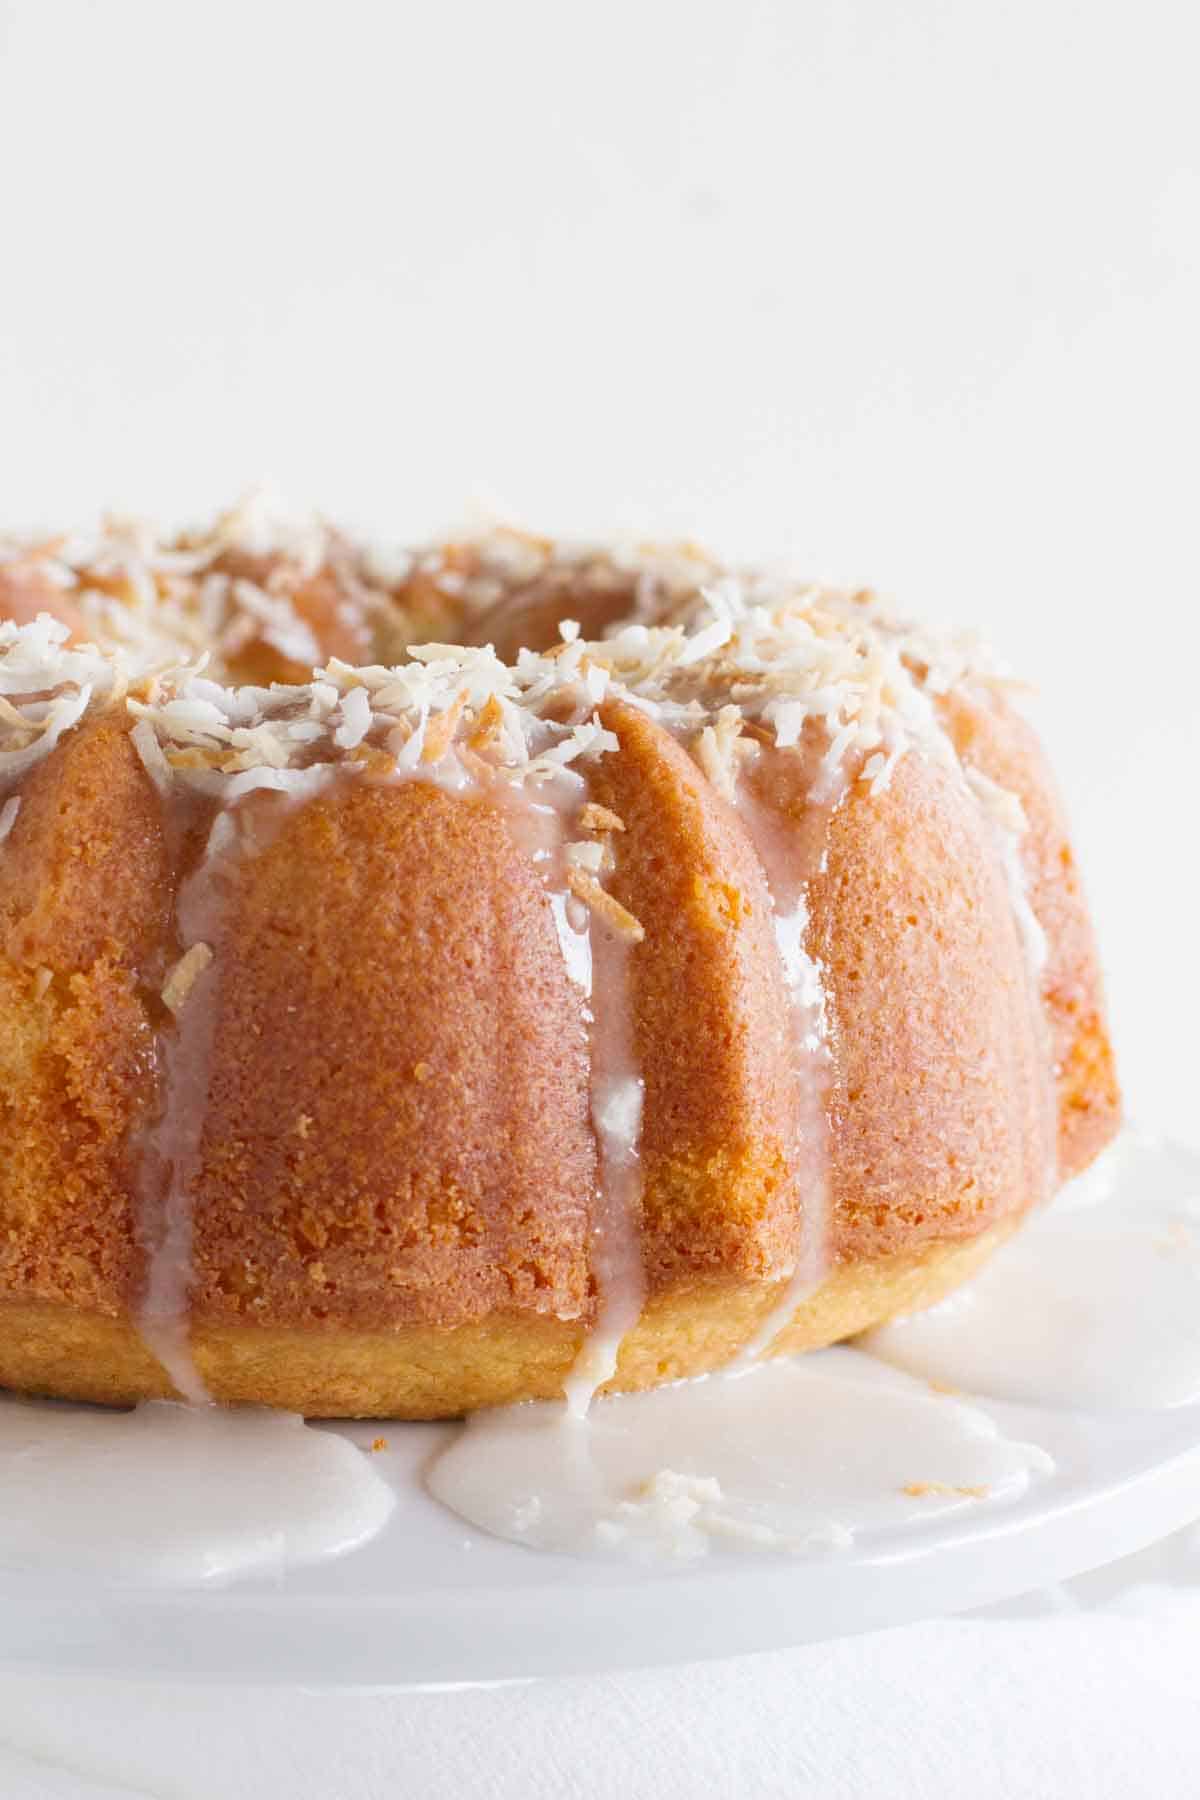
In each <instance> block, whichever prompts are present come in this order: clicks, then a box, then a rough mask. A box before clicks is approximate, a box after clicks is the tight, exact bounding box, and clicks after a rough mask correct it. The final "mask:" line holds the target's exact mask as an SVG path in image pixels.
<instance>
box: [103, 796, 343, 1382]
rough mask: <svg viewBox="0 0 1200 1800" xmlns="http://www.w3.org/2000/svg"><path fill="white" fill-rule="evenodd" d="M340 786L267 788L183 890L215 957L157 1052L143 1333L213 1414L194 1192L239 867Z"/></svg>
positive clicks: (193, 921)
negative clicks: (290, 819)
mask: <svg viewBox="0 0 1200 1800" xmlns="http://www.w3.org/2000/svg"><path fill="white" fill-rule="evenodd" d="M253 773H256V774H257V773H260V772H259V771H253ZM261 773H264V774H270V773H272V771H262V772H261ZM332 778H333V772H332V771H331V770H319V769H314V770H311V771H306V772H305V779H303V780H302V782H301V784H298V785H297V786H296V787H295V788H294V789H293V790H291V791H288V790H287V789H285V790H282V791H280V790H277V789H273V788H272V787H271V784H270V783H269V782H267V783H263V784H262V786H263V789H264V790H265V791H258V790H256V789H250V790H249V791H248V795H247V796H244V797H243V798H242V799H240V800H238V801H237V802H235V803H234V804H233V805H230V806H226V807H223V808H222V809H220V810H219V811H218V812H217V813H216V815H215V817H214V819H213V822H212V825H211V828H210V831H209V836H208V840H207V843H206V845H205V848H204V852H203V854H202V856H201V858H200V861H199V863H198V864H197V865H196V867H195V868H194V869H193V870H192V871H191V873H190V874H189V875H188V876H187V877H186V879H185V880H184V881H183V882H182V884H181V885H180V888H179V893H178V897H177V900H176V907H175V928H176V934H177V936H178V939H179V944H180V948H181V949H182V951H183V952H184V955H185V957H186V956H187V955H188V954H189V953H190V952H194V951H195V950H196V948H197V947H198V946H203V947H204V950H205V951H206V952H207V953H208V954H207V960H205V961H202V962H201V963H200V964H199V970H198V973H197V974H196V976H195V979H194V980H193V981H192V983H191V985H190V987H189V989H188V991H187V995H186V998H185V999H184V1000H183V1003H182V1005H181V1006H180V1008H179V1010H178V1012H177V1014H176V1016H175V1019H174V1021H173V1023H172V1024H171V1025H170V1026H167V1027H165V1028H164V1029H163V1031H161V1032H160V1033H159V1036H158V1041H157V1046H156V1049H157V1056H158V1067H159V1077H160V1110H159V1115H158V1118H157V1119H156V1120H155V1122H154V1124H153V1125H152V1126H151V1127H150V1128H149V1129H148V1130H147V1131H146V1132H145V1134H144V1135H143V1138H142V1141H141V1145H140V1152H141V1153H140V1155H139V1157H138V1168H137V1195H136V1198H137V1210H138V1233H139V1237H140V1240H141V1242H142V1244H143V1245H144V1247H145V1249H146V1254H147V1268H146V1282H145V1288H144V1292H143V1295H142V1300H141V1305H140V1307H139V1309H138V1318H137V1325H138V1331H139V1333H140V1335H141V1337H142V1340H143V1342H144V1343H145V1344H146V1346H147V1347H148V1349H150V1350H151V1351H152V1352H153V1354H154V1355H155V1356H156V1357H157V1358H158V1360H159V1362H160V1363H161V1364H162V1366H163V1368H164V1369H165V1370H166V1372H167V1374H168V1375H169V1376H170V1379H171V1382H172V1385H173V1386H174V1388H175V1391H176V1393H177V1394H179V1395H180V1396H181V1397H182V1398H183V1399H185V1400H188V1401H190V1402H191V1403H192V1404H193V1405H196V1406H203V1405H206V1404H207V1403H208V1402H209V1401H210V1399H211V1396H210V1394H209V1392H208V1389H207V1388H206V1386H205V1384H204V1378H203V1376H202V1375H201V1373H200V1371H199V1369H198V1368H197V1366H196V1362H195V1358H194V1357H193V1355H192V1349H191V1330H190V1317H189V1308H190V1296H191V1287H192V1237H193V1214H194V1205H195V1199H194V1194H193V1191H192V1190H193V1186H194V1183H195V1180H196V1175H197V1172H198V1162H199V1156H200V1147H201V1141H202V1138H203V1134H204V1124H205V1119H206V1116H207V1111H208V1089H209V1075H210V1069H211V1063H212V1053H213V1046H214V1041H215V1035H216V1029H217V999H218V993H219V988H220V979H221V968H220V943H221V937H222V932H223V918H224V911H225V906H226V902H227V891H228V887H229V883H230V880H231V878H232V875H233V872H234V870H235V868H236V865H237V863H238V861H239V860H240V859H241V858H242V857H243V856H253V855H255V854H256V853H258V852H259V851H261V850H262V849H264V848H265V847H266V845H267V844H268V843H269V842H270V840H271V838H272V837H273V836H274V835H275V833H276V832H277V831H278V830H279V829H280V827H281V826H282V824H283V821H284V819H285V818H286V817H287V815H288V813H289V812H290V811H291V810H292V809H293V808H294V807H295V806H296V805H299V804H301V802H302V801H303V800H305V799H311V798H313V797H314V796H315V795H316V794H317V793H319V792H320V791H321V790H322V789H323V788H325V787H327V786H328V784H329V781H330V780H331V779H332ZM248 800H249V803H247V801H248ZM170 804H171V803H170V800H169V799H168V813H167V825H168V832H169V835H170V837H171V838H173V839H174V840H175V847H176V851H177V852H178V845H179V842H180V841H181V840H182V835H183V828H182V819H181V818H180V817H177V816H175V815H174V814H172V813H171V811H170Z"/></svg>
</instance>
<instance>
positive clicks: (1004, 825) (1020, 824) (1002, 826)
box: [961, 762, 1059, 1202]
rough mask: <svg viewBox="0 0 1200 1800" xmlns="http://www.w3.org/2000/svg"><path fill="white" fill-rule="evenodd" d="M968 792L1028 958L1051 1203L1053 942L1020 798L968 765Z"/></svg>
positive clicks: (1039, 1177) (1054, 1153)
mask: <svg viewBox="0 0 1200 1800" xmlns="http://www.w3.org/2000/svg"><path fill="white" fill-rule="evenodd" d="M961 767H962V772H963V777H964V779H965V781H966V785H967V788H968V791H969V792H970V793H971V794H972V795H974V797H975V799H976V801H977V802H978V804H979V809H980V812H981V814H982V816H983V819H984V822H985V824H986V826H987V830H988V833H989V835H990V837H991V840H992V844H993V846H994V849H995V852H996V858H997V861H998V862H999V864H1000V870H1001V873H1002V874H1003V876H1004V883H1005V886H1006V888H1007V889H1008V898H1009V904H1010V906H1011V907H1012V915H1013V923H1014V924H1015V926H1016V930H1017V937H1018V939H1019V941H1020V944H1021V948H1022V950H1023V952H1024V956H1025V973H1026V990H1027V999H1028V1006H1029V1016H1030V1019H1031V1021H1032V1025H1033V1037H1034V1043H1035V1044H1036V1045H1037V1046H1038V1049H1039V1051H1040V1059H1039V1068H1038V1070H1037V1072H1036V1075H1035V1079H1037V1080H1038V1085H1039V1092H1038V1094H1037V1096H1036V1098H1037V1102H1038V1104H1037V1108H1036V1110H1037V1116H1038V1127H1039V1131H1040V1136H1041V1143H1040V1145H1039V1146H1037V1149H1036V1152H1035V1154H1036V1161H1035V1164H1034V1170H1033V1175H1034V1180H1035V1182H1036V1184H1037V1185H1036V1186H1035V1187H1034V1190H1033V1193H1032V1194H1031V1198H1032V1199H1034V1200H1035V1201H1039V1202H1045V1201H1047V1200H1049V1199H1050V1198H1051V1197H1052V1196H1053V1195H1054V1193H1055V1192H1056V1191H1057V1189H1058V1185H1059V1158H1058V1093H1057V1085H1056V1082H1055V1079H1054V1072H1055V1071H1054V1063H1055V1057H1054V1044H1053V1039H1052V1037H1051V1032H1050V1019H1049V1015H1048V1013H1047V1010H1046V1002H1045V997H1044V995H1043V992H1042V978H1043V975H1044V973H1045V969H1046V963H1047V959H1048V956H1049V942H1048V939H1047V937H1046V933H1045V931H1044V929H1043V927H1042V924H1041V921H1040V920H1039V918H1038V916H1037V914H1036V913H1035V912H1034V910H1033V903H1032V899H1031V897H1030V880H1029V871H1028V869H1027V868H1026V865H1025V859H1024V856H1023V854H1022V842H1023V839H1024V837H1025V834H1026V832H1027V831H1028V829H1029V823H1028V820H1027V819H1026V816H1025V809H1024V807H1023V806H1022V805H1021V802H1020V800H1019V799H1018V797H1017V795H1016V794H1014V793H1012V792H1011V791H1010V789H1008V788H1004V787H1001V786H1000V785H999V783H997V782H995V781H993V780H992V779H991V778H990V776H987V775H985V774H984V773H983V771H982V770H981V769H976V768H974V767H972V765H971V764H970V763H968V762H963V763H962V765H961Z"/></svg>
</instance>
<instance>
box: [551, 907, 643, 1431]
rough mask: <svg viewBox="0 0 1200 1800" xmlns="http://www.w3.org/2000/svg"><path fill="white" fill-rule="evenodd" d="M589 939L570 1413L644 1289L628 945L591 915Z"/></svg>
mask: <svg viewBox="0 0 1200 1800" xmlns="http://www.w3.org/2000/svg"><path fill="white" fill-rule="evenodd" d="M591 940H592V967H593V990H592V1022H591V1030H590V1032H589V1041H590V1049H591V1093H592V1125H593V1128H594V1130H595V1133H596V1146H597V1150H598V1152H599V1157H600V1192H599V1206H598V1209H597V1215H596V1221H595V1225H594V1227H593V1236H592V1270H593V1273H594V1275H595V1278H596V1283H597V1288H598V1291H599V1314H598V1316H597V1319H596V1323H595V1325H594V1327H593V1328H592V1330H591V1331H590V1332H589V1333H588V1336H587V1338H586V1340H585V1342H584V1345H583V1348H582V1350H581V1351H580V1353H579V1356H578V1357H577V1359H576V1361H575V1366H574V1367H573V1369H572V1370H571V1373H570V1375H569V1377H568V1378H567V1382H566V1394H567V1405H568V1407H569V1409H570V1411H571V1412H572V1413H574V1414H576V1415H581V1414H583V1413H585V1412H586V1411H587V1409H588V1405H589V1403H590V1402H591V1399H592V1396H593V1395H594V1394H595V1392H596V1390H597V1389H598V1388H600V1387H602V1386H603V1385H604V1383H605V1382H606V1381H608V1380H610V1379H611V1377H612V1376H613V1375H615V1373H616V1369H617V1357H618V1355H619V1354H620V1349H621V1340H622V1338H623V1337H624V1336H625V1334H626V1332H627V1331H630V1330H632V1328H633V1327H634V1325H636V1324H637V1321H638V1319H639V1317H640V1316H641V1311H642V1303H643V1301H644V1299H645V1294H646V1283H645V1276H644V1274H643V1270H642V1252H641V1244H640V1239H639V1233H638V1220H639V1211H640V1204H641V1195H642V1173H641V1164H640V1159H639V1154H638V1146H639V1144H640V1142H641V1132H642V1100H643V1094H644V1083H643V1081H642V1078H641V1076H640V1075H639V1074H638V1073H637V1065H636V1060H635V1052H634V1048H633V1018H632V1011H631V1007H630V1003H629V954H630V946H629V945H628V944H626V943H624V942H622V941H621V940H620V939H618V938H616V937H615V936H614V935H613V934H612V933H611V932H610V931H608V930H607V929H606V928H605V927H604V926H603V925H602V924H599V923H596V922H593V924H592V927H591Z"/></svg>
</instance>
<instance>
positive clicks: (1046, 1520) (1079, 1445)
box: [0, 1405, 1200, 1688]
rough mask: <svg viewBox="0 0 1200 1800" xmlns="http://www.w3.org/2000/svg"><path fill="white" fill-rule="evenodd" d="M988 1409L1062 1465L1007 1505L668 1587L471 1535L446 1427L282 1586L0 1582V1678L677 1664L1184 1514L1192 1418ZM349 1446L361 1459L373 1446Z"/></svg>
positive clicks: (959, 1601) (349, 1676) (777, 1643)
mask: <svg viewBox="0 0 1200 1800" xmlns="http://www.w3.org/2000/svg"><path fill="white" fill-rule="evenodd" d="M986 1410H988V1411H989V1412H991V1413H992V1414H993V1415H994V1416H995V1417H996V1419H997V1421H998V1422H999V1423H1000V1425H1001V1427H1002V1429H1003V1430H1005V1432H1006V1433H1007V1434H1008V1435H1010V1436H1013V1437H1016V1438H1020V1439H1028V1440H1032V1441H1033V1442H1035V1443H1038V1444H1041V1445H1043V1446H1044V1447H1045V1448H1047V1449H1048V1450H1049V1451H1050V1452H1051V1454H1052V1455H1053V1456H1054V1458H1055V1460H1056V1462H1057V1465H1058V1472H1057V1473H1056V1474H1055V1475H1054V1476H1053V1477H1052V1478H1051V1479H1050V1480H1048V1481H1046V1482H1044V1483H1040V1484H1039V1485H1038V1486H1037V1487H1036V1488H1035V1489H1034V1490H1032V1491H1031V1492H1030V1493H1029V1494H1027V1495H1026V1496H1025V1497H1024V1498H1023V1499H1021V1500H1019V1501H1017V1502H1015V1503H1013V1504H1012V1505H1009V1506H1002V1505H996V1506H994V1507H991V1508H981V1509H972V1511H970V1512H969V1513H966V1514H964V1515H962V1516H961V1518H955V1519H953V1520H952V1521H946V1522H943V1523H942V1524H941V1525H938V1526H933V1525H931V1526H929V1527H917V1528H915V1529H913V1528H907V1529H905V1530H904V1531H903V1532H897V1533H895V1534H894V1535H893V1536H892V1537H891V1538H888V1537H886V1536H881V1537H878V1538H876V1539H875V1540H874V1541H873V1542H872V1543H871V1545H870V1548H869V1549H866V1548H864V1549H855V1550H852V1551H849V1552H847V1553H843V1554H839V1555H836V1556H832V1557H823V1558H819V1559H814V1560H792V1559H788V1558H785V1557H768V1556H764V1555H762V1554H756V1553H753V1552H748V1553H745V1554H743V1555H741V1556H739V1557H736V1558H734V1557H723V1558H722V1559H721V1560H715V1559H714V1560H711V1561H709V1562H707V1563H705V1564H702V1565H700V1566H698V1567H691V1568H686V1569H681V1570H674V1569H667V1570H658V1569H650V1570H647V1569H640V1568H630V1567H627V1566H621V1567H612V1566H609V1565H607V1564H600V1563H593V1562H590V1561H582V1560H579V1561H577V1560H572V1559H569V1558H565V1557H558V1556H550V1555H545V1554H539V1553H536V1552H531V1551H528V1550H523V1549H521V1548H518V1547H516V1546H514V1545H510V1544H506V1543H502V1542H500V1541H498V1540H496V1539H492V1538H489V1537H485V1536H483V1535H482V1534H479V1533H475V1532H469V1531H467V1530H466V1529H464V1528H463V1526H462V1525H461V1524H460V1523H459V1522H458V1521H457V1520H456V1519H455V1518H454V1517H453V1516H452V1515H450V1514H449V1513H447V1512H445V1511H444V1510H443V1509H442V1508H441V1507H439V1506H438V1505H437V1504H436V1503H435V1502H434V1501H432V1500H431V1499H429V1498H428V1497H427V1495H426V1494H425V1492H424V1490H423V1488H422V1487H421V1485H420V1479H419V1477H420V1470H421V1468H422V1466H423V1464H424V1462H425V1461H426V1459H427V1458H428V1457H429V1456H430V1455H431V1453H432V1452H433V1451H434V1450H435V1449H436V1448H437V1447H438V1445H439V1444H440V1443H441V1442H442V1441H443V1438H444V1434H445V1432H446V1431H447V1430H448V1429H453V1427H445V1426H412V1427H404V1428H401V1429H400V1430H397V1429H396V1428H395V1427H393V1428H392V1429H391V1433H390V1441H391V1444H392V1446H393V1450H392V1453H390V1455H389V1461H390V1463H391V1465H392V1466H391V1469H390V1471H389V1475H390V1478H392V1479H394V1480H395V1481H396V1483H397V1486H398V1488H399V1491H400V1503H399V1505H398V1507H397V1510H396V1512H395V1514H394V1515H393V1518H392V1521H391V1523H390V1524H389V1526H388V1527H387V1529H386V1530H385V1531H384V1533H383V1534H382V1536H380V1537H379V1538H377V1539H376V1540H375V1541H374V1542H373V1543H371V1544H369V1545H368V1546H367V1547H366V1548H364V1549H362V1550H360V1551H358V1552H356V1553H355V1554H353V1555H351V1556H349V1557H347V1558H345V1559H343V1560H341V1561H338V1562H334V1563H329V1564H326V1565H324V1566H322V1567H317V1568H313V1569H301V1570H297V1571H295V1572H294V1573H293V1574H291V1575H289V1576H288V1577H287V1578H286V1579H285V1580H283V1581H282V1582H280V1583H278V1584H276V1585H268V1584H266V1583H249V1582H243V1583H239V1584H238V1585H236V1586H233V1587H229V1588H224V1589H217V1590H212V1589H207V1588H205V1589H194V1590H166V1589H151V1588H143V1589H139V1588H137V1587H129V1586H119V1585H114V1584H109V1583H107V1582H105V1581H103V1580H100V1579H97V1578H95V1577H88V1578H84V1577H82V1576H80V1575H79V1574H72V1575H67V1574H65V1573H64V1574H62V1575H52V1576H49V1577H48V1576H47V1574H46V1573H45V1571H40V1572H38V1573H37V1574H36V1575H34V1574H33V1573H32V1572H29V1571H25V1572H23V1571H21V1570H20V1569H8V1570H4V1569H0V1664H3V1665H7V1666H9V1667H22V1668H41V1669H45V1670H54V1671H64V1670H85V1671H90V1672H92V1673H107V1674H112V1675H125V1676H136V1677H147V1676H162V1677H169V1678H172V1679H176V1680H178V1679H182V1678H188V1677H191V1678H194V1679H197V1680H214V1681H238V1682H267V1683H271V1682H289V1683H301V1684H308V1685H313V1686H321V1687H338V1688H365V1687H385V1688H405V1687H408V1688H414V1687H431V1686H440V1685H444V1684H460V1683H481V1682H500V1681H521V1680H528V1679H530V1678H533V1677H536V1676H539V1675H548V1674H566V1673H582V1672H601V1671H605V1670H616V1669H622V1668H630V1667H642V1666H647V1665H650V1664H654V1663H677V1662H689V1661H697V1660H700V1659H704V1658H709V1657H721V1656H733V1655H737V1654H741V1653H744V1652H749V1651H757V1650H772V1649H781V1648H785V1647H788V1646H792V1645H797V1644H803V1643H812V1642H814V1641H817V1640H820V1639H823V1638H831V1637H839V1636H844V1635H848V1634H850V1633H854V1632H862V1631H870V1630H873V1629H875V1628H877V1627H881V1626H887V1625H899V1624H902V1623H905V1622H907V1621H911V1620H916V1619H920V1618H926V1617H930V1616H933V1615H937V1614H944V1613H950V1612H958V1611H963V1610H966V1609H967V1608H970V1607H975V1606H980V1605H984V1604H987V1603H991V1602H995V1601H999V1600H1003V1599H1007V1598H1011V1597H1012V1596H1014V1595H1017V1594H1020V1593H1023V1592H1027V1591H1028V1590H1030V1589H1032V1588H1037V1587H1042V1586H1045V1585H1047V1584H1050V1583H1054V1582H1059V1581H1062V1580H1065V1579H1067V1578H1068V1577H1070V1576H1073V1575H1077V1574H1080V1573H1082V1572H1083V1571H1084V1570H1087V1569H1090V1568H1094V1567H1097V1566H1099V1565H1100V1564H1102V1563H1106V1562H1109V1561H1111V1560H1113V1559H1115V1558H1117V1557H1119V1556H1124V1555H1127V1554H1129V1553H1131V1552H1133V1551H1135V1550H1138V1549H1141V1548H1143V1547H1145V1546H1146V1545H1148V1544H1150V1543H1152V1542H1154V1541H1155V1540H1156V1539H1158V1538H1160V1537H1163V1536H1165V1535H1166V1534H1167V1533H1168V1532H1170V1531H1172V1530H1175V1529H1177V1528H1178V1527H1180V1526H1182V1525H1184V1524H1186V1523H1187V1522H1188V1521H1189V1520H1191V1519H1194V1518H1196V1517H1197V1516H1198V1515H1200V1407H1191V1408H1187V1409H1182V1410H1178V1411H1174V1412H1167V1413H1158V1414H1138V1415H1128V1416H1124V1417H1121V1416H1117V1417H1105V1418H1103V1419H1101V1418H1096V1417H1087V1416H1083V1415H1078V1414H1071V1413H1050V1412H1043V1411H1041V1410H1038V1409H1032V1408H1028V1407H1015V1406H1002V1405H988V1406H987V1408H986ZM349 1430H350V1434H351V1435H352V1436H355V1437H357V1438H358V1440H359V1441H369V1437H370V1435H371V1433H372V1428H370V1427H351V1428H349ZM99 1523H100V1522H98V1528H99Z"/></svg>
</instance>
